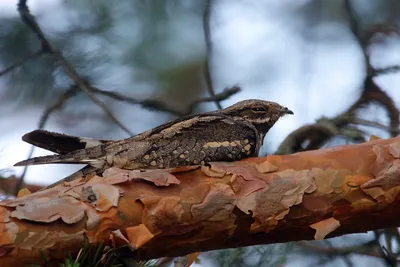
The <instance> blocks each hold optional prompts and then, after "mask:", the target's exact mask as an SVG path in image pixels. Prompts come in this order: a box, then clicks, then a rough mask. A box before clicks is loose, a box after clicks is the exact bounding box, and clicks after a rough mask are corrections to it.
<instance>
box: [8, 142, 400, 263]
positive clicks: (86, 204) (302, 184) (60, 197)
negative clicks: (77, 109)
mask: <svg viewBox="0 0 400 267" xmlns="http://www.w3.org/2000/svg"><path fill="white" fill-rule="evenodd" d="M103 176H104V177H106V178H101V177H97V176H95V177H89V178H91V179H90V180H89V181H87V179H86V181H74V182H72V183H69V184H64V185H63V186H58V187H55V188H51V189H48V190H44V191H41V192H37V193H34V194H29V195H25V196H21V197H18V198H16V199H10V200H5V201H2V202H0V205H1V206H0V228H1V234H0V246H1V247H0V266H11V265H13V266H20V265H23V264H27V263H41V262H42V257H41V256H40V253H43V254H44V255H45V256H46V257H47V258H48V259H49V260H51V261H57V260H60V259H63V258H64V257H65V255H66V252H67V251H71V252H77V251H78V250H79V248H80V247H81V246H82V243H83V241H84V236H86V237H87V239H88V241H89V242H90V243H92V244H98V243H100V242H101V241H103V240H104V241H105V242H106V243H109V244H114V245H120V244H125V245H128V246H129V247H130V248H131V249H132V251H133V252H132V255H133V257H135V258H137V259H150V258H159V257H163V256H180V255H185V254H189V253H193V252H198V251H205V250H211V249H222V248H230V247H241V246H249V245H256V244H268V243H277V242H288V241H295V240H306V239H323V238H326V237H333V236H338V235H343V234H347V233H360V232H365V231H368V230H373V229H378V228H385V227H393V226H399V225H400V209H399V204H400V198H399V196H398V194H399V192H400V137H397V138H393V139H388V140H375V141H372V142H368V143H364V144H360V145H350V146H341V147H332V148H327V149H321V150H315V151H308V152H301V153H296V154H292V155H283V156H275V155H271V156H267V157H265V158H250V159H246V160H242V161H240V162H231V163H221V162H220V163H212V164H211V165H210V166H203V167H193V168H180V169H172V170H153V171H146V172H140V171H127V170H120V169H115V168H112V169H108V170H106V171H105V172H104V174H103ZM86 178H88V177H86ZM38 222H40V223H38Z"/></svg>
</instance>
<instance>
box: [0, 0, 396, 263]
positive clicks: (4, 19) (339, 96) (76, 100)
mask: <svg viewBox="0 0 400 267" xmlns="http://www.w3.org/2000/svg"><path fill="white" fill-rule="evenodd" d="M28 6H29V8H30V10H31V13H32V14H33V15H34V16H35V18H36V21H37V22H38V24H39V26H40V28H41V29H42V31H43V32H44V34H45V36H46V38H47V40H49V41H50V43H51V44H52V45H53V46H54V47H55V48H56V49H57V50H59V51H60V52H61V54H62V55H63V56H64V57H65V59H66V60H67V61H69V62H70V63H71V64H72V66H73V68H74V69H75V70H76V72H77V74H78V75H79V77H78V78H79V79H81V81H84V83H85V84H86V85H87V88H89V91H85V90H81V89H80V88H79V86H77V85H76V83H75V82H74V81H73V79H71V75H69V74H67V73H66V72H65V68H64V67H65V66H63V64H62V63H60V61H57V60H55V58H54V55H53V53H52V52H51V51H49V48H48V47H47V46H46V44H44V43H43V42H41V41H40V40H39V39H38V37H37V35H36V34H35V33H34V32H33V31H32V29H31V28H30V27H28V26H27V24H26V23H24V22H22V20H21V18H20V16H19V13H18V10H17V1H16V0H2V1H0V114H1V116H0V177H1V180H0V189H1V190H2V192H3V193H10V192H14V191H15V189H16V187H20V185H21V184H20V183H19V182H18V181H20V180H18V178H21V177H23V178H24V182H25V186H28V188H29V187H31V188H38V186H42V185H46V184H50V183H52V182H55V181H57V180H59V179H61V178H63V177H64V176H66V175H68V174H71V173H72V172H73V171H75V170H77V169H79V168H81V167H82V166H76V165H75V166H69V165H53V166H33V167H29V168H28V169H24V168H21V167H19V168H14V167H12V165H13V164H14V163H16V162H17V161H20V160H23V159H26V158H27V157H28V156H29V155H30V153H31V152H32V151H31V150H32V148H31V146H29V145H28V144H26V143H23V142H22V141H21V136H22V135H23V134H25V133H27V132H29V131H31V130H34V129H37V128H44V129H46V130H50V131H57V132H62V133H66V134H70V135H78V136H86V137H93V138H102V139H122V138H126V137H128V136H130V135H132V134H137V133H140V132H142V131H144V130H147V129H150V128H153V127H155V126H158V125H160V124H162V123H165V122H166V121H168V120H171V119H174V118H176V117H178V116H182V115H185V114H188V113H196V112H205V111H210V110H214V109H217V108H219V107H221V106H222V107H227V106H228V105H231V104H233V103H235V102H237V101H240V100H244V99H249V98H259V99H265V100H271V101H276V102H278V103H280V104H282V105H284V106H287V107H289V108H290V109H291V110H293V111H294V113H295V116H288V117H285V118H283V119H281V120H280V121H279V122H278V123H277V124H276V125H275V126H274V127H273V129H272V130H271V131H270V132H269V133H268V134H267V136H266V139H265V142H264V147H263V148H262V154H263V155H265V154H272V153H280V154H283V153H293V152H296V151H302V150H308V149H318V148H322V147H328V146H334V145H341V144H349V143H350V144H351V143H358V142H364V141H367V140H369V139H370V137H371V136H372V135H375V136H378V137H380V138H388V137H390V136H396V135H398V134H399V130H398V129H399V127H398V126H399V125H398V124H399V111H398V109H397V107H400V91H399V90H400V75H399V73H398V71H400V42H399V40H400V39H399V34H400V31H399V26H400V25H399V22H400V21H399V15H400V2H399V1H396V0H381V1H375V0H368V1H367V0H338V1H329V0H297V1H289V0H257V1H251V0H236V1H232V0H191V1H188V0H168V1H145V0H130V1H129V0H120V1H107V0H96V1H94V0H30V1H28ZM234 86H239V87H240V88H241V90H240V91H239V92H237V91H236V90H234V89H229V88H232V87H234ZM210 100H221V101H210ZM46 154H50V153H49V152H46V151H44V150H41V149H35V150H34V151H33V156H41V155H46ZM6 178H8V179H6ZM17 189H18V188H17ZM399 244H400V235H399V232H398V230H397V229H388V230H385V231H375V232H370V233H366V234H356V235H348V236H344V237H340V238H335V239H330V240H326V241H322V242H297V243H293V244H282V245H270V246H257V247H249V248H241V249H230V250H223V251H214V252H208V253H202V254H201V255H200V257H199V263H197V264H198V265H199V266H229V267H234V266H397V257H398V256H399V253H400V247H399Z"/></svg>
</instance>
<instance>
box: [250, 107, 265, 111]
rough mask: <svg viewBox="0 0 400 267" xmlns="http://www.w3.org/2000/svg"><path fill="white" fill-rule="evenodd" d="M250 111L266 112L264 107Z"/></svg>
mask: <svg viewBox="0 0 400 267" xmlns="http://www.w3.org/2000/svg"><path fill="white" fill-rule="evenodd" d="M251 110H253V111H254V112H265V111H267V110H266V109H265V108H264V107H255V108H252V109H251Z"/></svg>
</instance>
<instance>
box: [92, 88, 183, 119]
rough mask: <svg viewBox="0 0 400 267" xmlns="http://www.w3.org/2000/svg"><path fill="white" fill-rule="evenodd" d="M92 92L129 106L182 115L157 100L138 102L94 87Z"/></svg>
mask: <svg viewBox="0 0 400 267" xmlns="http://www.w3.org/2000/svg"><path fill="white" fill-rule="evenodd" d="M92 91H93V92H94V93H96V94H101V95H104V96H107V97H110V98H112V99H114V100H118V101H123V102H126V103H129V104H135V105H141V106H142V107H143V108H146V109H150V110H158V111H164V112H169V113H172V114H174V115H177V116H182V115H184V114H183V113H182V112H180V111H178V110H175V109H173V108H170V107H169V106H168V105H166V104H164V103H162V102H160V101H157V100H152V99H145V100H139V99H136V98H133V97H129V96H125V95H122V94H119V93H117V92H112V91H105V90H102V89H99V88H97V87H94V86H92Z"/></svg>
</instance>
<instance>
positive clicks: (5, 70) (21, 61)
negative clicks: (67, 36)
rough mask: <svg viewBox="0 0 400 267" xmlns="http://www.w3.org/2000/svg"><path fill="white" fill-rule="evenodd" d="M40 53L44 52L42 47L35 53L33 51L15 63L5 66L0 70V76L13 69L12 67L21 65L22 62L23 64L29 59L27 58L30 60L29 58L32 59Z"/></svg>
mask: <svg viewBox="0 0 400 267" xmlns="http://www.w3.org/2000/svg"><path fill="white" fill-rule="evenodd" d="M42 54H44V52H43V50H42V49H40V50H38V51H36V52H35V53H33V54H31V55H29V56H27V57H25V58H24V59H21V60H20V61H18V62H17V63H15V64H14V65H11V66H9V67H7V68H5V69H4V70H2V71H0V76H3V75H5V74H7V73H9V72H11V71H13V70H14V69H16V68H18V67H20V66H22V65H23V64H25V62H27V61H29V60H31V59H34V58H36V57H38V56H40V55H42Z"/></svg>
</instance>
